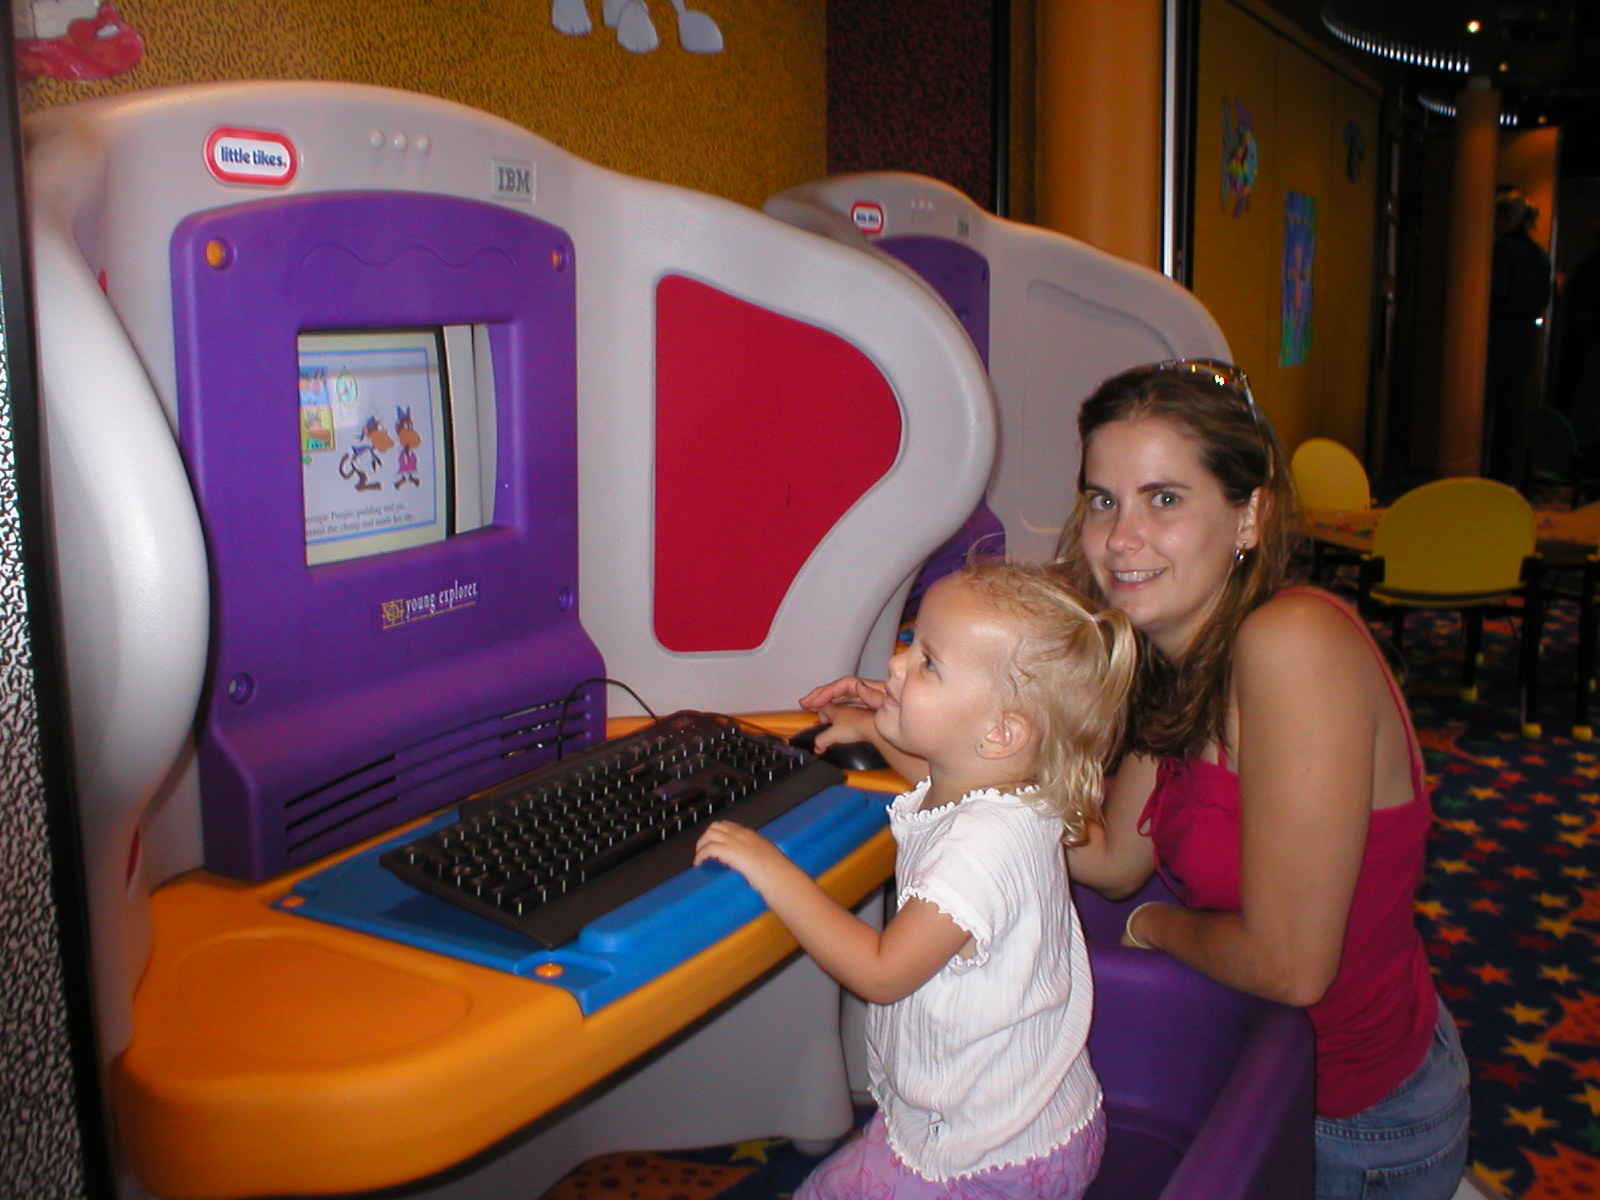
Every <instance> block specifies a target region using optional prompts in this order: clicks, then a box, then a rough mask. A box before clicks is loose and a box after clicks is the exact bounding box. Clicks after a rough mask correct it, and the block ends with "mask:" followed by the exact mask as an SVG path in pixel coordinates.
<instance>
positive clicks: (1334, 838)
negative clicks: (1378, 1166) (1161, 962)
mask: <svg viewBox="0 0 1600 1200" xmlns="http://www.w3.org/2000/svg"><path fill="white" fill-rule="evenodd" d="M1233 678H1234V689H1235V693H1236V695H1237V697H1238V735H1237V743H1238V746H1239V753H1238V758H1237V769H1238V771H1239V783H1240V797H1241V825H1242V844H1241V847H1240V850H1241V865H1240V875H1241V878H1240V905H1241V907H1240V911H1239V912H1237V913H1213V912H1196V911H1189V910H1187V909H1183V908H1179V907H1177V906H1175V905H1167V904H1159V905H1150V906H1148V907H1141V909H1140V910H1139V911H1138V912H1137V913H1136V914H1135V916H1134V917H1133V919H1132V920H1131V921H1130V925H1129V930H1128V932H1129V934H1130V935H1131V937H1132V938H1136V939H1137V940H1138V941H1140V942H1143V943H1146V944H1148V945H1151V946H1154V947H1157V948H1159V949H1162V950H1166V951H1168V952H1169V953H1171V954H1172V955H1174V956H1175V957H1177V958H1179V959H1182V960H1183V961H1184V962H1186V963H1188V964H1189V965H1190V966H1192V967H1195V968H1196V969H1197V970H1199V971H1201V972H1203V973H1205V974H1206V975H1209V976H1211V977H1212V978H1213V979H1216V980H1219V981H1221V982H1222V983H1225V984H1228V985H1229V986H1231V987H1235V988H1238V989H1240V990H1241V991H1247V992H1253V993H1255V994H1257V995H1261V996H1266V997H1268V998H1269V999H1274V1000H1281V1001H1283V1002H1285V1003H1288V1004H1294V1005H1300V1006H1306V1005H1310V1004H1314V1003H1316V1002H1317V1001H1318V1000H1320V999H1321V998H1322V995H1323V993H1324V992H1325V991H1326V990H1327V988H1328V985H1329V984H1330V983H1331V982H1332V981H1333V977H1334V975H1335V973H1336V972H1337V971H1338V969H1339V957H1340V952H1341V950H1342V948H1343V944H1344V932H1345V923H1346V920H1347V919H1348V916H1349V912H1350V902H1351V899H1352V897H1353V896H1354V894H1355V885H1356V877H1357V875H1358V874H1359V872H1360V869H1361V860H1362V855H1363V852H1364V849H1365V845H1366V837H1367V827H1368V824H1369V822H1370V819H1371V812H1372V807H1373V780H1374V772H1375V766H1374V764H1375V760H1376V759H1377V754H1376V749H1377V745H1378V730H1379V727H1380V723H1381V722H1383V721H1385V720H1389V721H1398V720H1399V714H1398V713H1396V712H1395V710H1394V704H1393V701H1392V699H1391V698H1390V695H1389V691H1388V685H1387V683H1386V682H1385V679H1384V677H1383V674H1382V667H1381V666H1380V665H1379V663H1378V660H1377V657H1376V656H1375V655H1374V654H1373V652H1372V650H1371V648H1370V647H1369V646H1368V645H1367V644H1366V642H1365V639H1364V638H1363V637H1362V636H1361V634H1360V632H1359V631H1358V630H1357V629H1356V627H1355V626H1354V625H1353V624H1352V623H1351V622H1350V621H1349V620H1347V619H1346V618H1345V617H1343V616H1341V615H1340V614H1339V613H1337V612H1335V611H1334V610H1333V609H1332V608H1331V607H1330V606H1329V605H1328V604H1327V602H1326V601H1323V600H1318V599H1316V598H1314V597H1310V596H1303V595H1289V596H1280V597H1278V598H1276V599H1274V600H1272V601H1269V602H1268V603H1267V604H1265V605H1263V606H1262V607H1261V608H1260V609H1258V610H1256V612H1255V613H1252V614H1251V616H1250V617H1249V618H1248V619H1247V620H1246V622H1245V624H1244V625H1243V626H1242V627H1241V629H1240V631H1239V637H1238V640H1237V642H1236V645H1235V654H1234V674H1233Z"/></svg>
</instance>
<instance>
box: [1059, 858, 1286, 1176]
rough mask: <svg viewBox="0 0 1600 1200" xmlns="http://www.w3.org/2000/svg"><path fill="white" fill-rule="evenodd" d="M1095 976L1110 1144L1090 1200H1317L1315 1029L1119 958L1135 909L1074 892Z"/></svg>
mask: <svg viewBox="0 0 1600 1200" xmlns="http://www.w3.org/2000/svg"><path fill="white" fill-rule="evenodd" d="M1076 898H1077V901H1078V909H1079V912H1080V914H1081V915H1082V917H1083V922H1084V929H1085V933H1086V936H1087V937H1088V940H1089V961H1090V965H1091V967H1092V969H1093V971H1094V979H1095V1005H1094V1024H1093V1027H1092V1028H1091V1030H1090V1034H1089V1051H1090V1054H1091V1055H1092V1056H1093V1059H1094V1065H1095V1069H1096V1070H1097V1071H1098V1072H1099V1074H1100V1080H1101V1083H1102V1085H1103V1087H1104V1088H1105V1093H1106V1115H1107V1118H1108V1122H1109V1133H1108V1136H1107V1139H1106V1154H1105V1159H1104V1160H1103V1162H1102V1164H1101V1167H1100V1174H1099V1176H1098V1177H1097V1178H1096V1180H1095V1182H1094V1185H1093V1186H1092V1187H1091V1188H1090V1189H1089V1193H1088V1197H1089V1200H1157V1198H1158V1197H1159V1198H1161V1200H1179V1198H1180V1197H1181V1198H1182V1200H1224V1198H1226V1200H1269V1198H1270V1200H1298V1198H1300V1197H1306V1198H1309V1197H1310V1196H1311V1195H1312V1156H1313V1149H1312V1147H1313V1136H1314V1125H1313V1115H1312V1091H1313V1082H1314V1071H1313V1065H1312V1039H1311V1022H1310V1021H1309V1019H1308V1018H1307V1017H1306V1015H1305V1013H1303V1012H1302V1011H1300V1010H1299V1009H1295V1008H1290V1007H1288V1006H1287V1005H1283V1004H1276V1003H1273V1002H1272V1001H1269V1000H1263V999H1261V998H1260V997H1257V996H1249V995H1246V994H1244V993H1243V992H1236V991H1234V990H1233V989H1232V988H1228V987H1224V986H1223V985H1222V984H1219V983H1216V982H1214V981H1213V980H1210V979H1207V978H1206V977H1205V976H1203V975H1200V974H1199V973H1198V972H1196V971H1193V970H1191V969H1189V968H1188V967H1186V966H1184V965H1183V964H1182V963H1180V962H1178V961H1177V960H1176V959H1174V958H1172V957H1170V956H1168V955H1166V954H1162V953H1160V952H1157V951H1149V950H1133V949H1127V948H1124V947H1122V946H1120V945H1118V944H1117V943H1118V941H1119V940H1120V938H1121V936H1122V925H1123V922H1124V921H1125V920H1126V918H1127V913H1128V912H1129V911H1130V910H1131V909H1132V907H1133V906H1134V905H1135V904H1138V903H1141V902H1143V901H1145V900H1150V899H1170V898H1171V895H1170V893H1169V892H1167V891H1166V889H1165V888H1164V887H1163V886H1162V885H1161V884H1160V883H1159V882H1156V883H1153V884H1151V885H1150V886H1148V887H1146V888H1145V889H1144V890H1143V891H1141V892H1140V893H1139V894H1138V895H1137V896H1134V897H1132V898H1130V899H1128V900H1125V901H1121V902H1119V903H1112V902H1110V901H1107V900H1103V899H1101V898H1100V897H1099V896H1096V895H1094V894H1093V893H1091V892H1088V891H1087V890H1086V889H1081V888H1080V889H1078V890H1077V895H1076Z"/></svg>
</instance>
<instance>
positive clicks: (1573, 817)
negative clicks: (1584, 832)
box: [1556, 813, 1589, 825]
mask: <svg viewBox="0 0 1600 1200" xmlns="http://www.w3.org/2000/svg"><path fill="white" fill-rule="evenodd" d="M1556 820H1558V821H1560V822H1561V823H1562V824H1563V825H1587V824H1588V823H1589V818H1588V817H1580V816H1579V815H1578V814H1577V813H1557V814H1556Z"/></svg>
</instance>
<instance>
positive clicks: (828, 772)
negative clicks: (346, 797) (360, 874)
mask: <svg viewBox="0 0 1600 1200" xmlns="http://www.w3.org/2000/svg"><path fill="white" fill-rule="evenodd" d="M844 779H845V775H844V772H843V771H841V770H840V769H839V768H838V767H835V766H833V765H832V764H831V763H825V762H823V761H822V760H821V759H819V758H816V757H814V756H812V755H811V754H808V753H806V752H805V751H803V750H800V749H798V748H797V747H794V746H790V745H789V744H788V743H787V742H785V741H783V740H782V739H781V738H778V737H775V736H773V735H771V734H764V733H758V732H754V731H752V730H750V729H748V728H745V727H743V726H741V725H739V724H738V723H737V722H735V721H734V720H732V719H731V718H729V717H724V716H719V715H715V714H712V713H701V712H679V713H674V714H673V715H672V716H670V717H663V718H662V719H661V720H659V721H655V722H653V723H652V724H650V725H646V726H644V727H643V728H641V729H638V730H635V731H634V732H633V733H630V734H627V735H625V736H623V737H619V738H613V739H611V740H609V741H606V742H601V743H600V744H599V745H596V746H591V747H589V748H588V749H586V750H582V751H580V752H578V753H577V754H573V755H570V756H568V757H567V758H563V759H561V760H560V761H559V762H554V763H550V764H548V765H546V766H543V767H540V768H539V769H538V770H536V771H530V772H529V773H528V774H526V775H521V776H518V777H517V778H516V779H512V780H508V781H507V782H506V783H503V784H500V785H498V786H497V787H494V788H492V789H490V790H489V791H487V792H483V793H481V794H480V795H478V796H475V797H473V798H472V799H470V800H467V801H465V802H463V803H462V805H461V807H460V810H459V811H458V813H457V816H456V820H455V822H454V823H453V824H451V825H446V826H444V827H442V828H439V829H435V830H434V831H433V832H431V833H429V834H428V835H427V836H426V837H423V838H420V839H418V840H417V841H414V842H409V843H407V844H406V845H403V846H400V847H398V848H397V849H394V850H390V851H389V852H388V853H386V854H384V855H383V856H382V857H380V858H379V860H378V861H379V862H380V863H382V864H383V866H385V867H387V868H388V869H389V870H390V871H392V872H394V874H396V875H398V876H399V877H400V878H401V879H403V880H405V881H406V882H407V883H409V884H411V885H412V886H414V887H417V888H420V889H421V890H422V891H425V892H428V893H430V894H431V895H434V896H439V897H441V898H442V899H445V900H448V901H449V902H450V903H451V904H455V905H458V906H459V907H461V908H463V909H466V910H467V911H468V912H473V913H477V914H478V915H479V916H482V917H487V918H488V919H489V920H491V921H495V922H498V923H499V924H501V925H505V926H507V927H509V928H511V929H515V930H516V931H517V932H518V933H521V934H523V935H525V936H527V937H529V938H532V939H533V940H534V941H536V942H538V943H540V944H541V945H543V946H547V947H549V948H550V949H555V948H556V947H557V946H561V945H564V944H565V943H567V942H569V941H571V940H572V939H573V938H574V937H576V936H577V935H578V933H579V931H580V930H582V928H583V927H584V926H585V925H587V924H588V923H589V922H590V921H593V920H594V919H595V918H596V917H599V916H602V915H604V914H605V913H608V912H610V911H611V910H612V909H614V908H617V907H618V906H620V905H622V904H625V903H626V902H627V901H629V900H632V899H633V898H634V897H635V896H638V895H641V894H643V893H644V892H647V891H649V890H650V889H651V888H653V887H655V886H656V885H657V884H660V883H665V882H666V881H667V880H668V879H670V878H672V877H673V876H674V875H676V874H677V873H678V872H679V871H682V870H684V869H685V868H687V867H689V866H690V865H691V864H692V863H693V861H694V848H695V842H696V841H697V840H698V838H699V833H700V830H701V829H702V828H703V826H704V825H705V823H706V822H707V821H710V820H712V819H713V818H718V819H720V818H727V819H729V820H732V821H738V822H739V823H740V824H743V825H749V826H751V827H759V826H762V825H765V824H766V823H767V822H768V821H771V820H772V819H773V818H775V817H778V816H781V815H782V814H784V813H786V812H788V811H789V810H790V809H791V808H794V807H795V806H796V805H797V804H800V803H801V802H802V801H804V800H807V799H809V798H810V797H812V796H814V795H816V794H817V793H818V792H820V791H822V790H823V789H824V788H826V787H831V786H832V785H834V784H836V783H843V782H844Z"/></svg>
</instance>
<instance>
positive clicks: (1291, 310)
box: [1278, 192, 1317, 367]
mask: <svg viewBox="0 0 1600 1200" xmlns="http://www.w3.org/2000/svg"><path fill="white" fill-rule="evenodd" d="M1316 253H1317V202H1316V200H1315V199H1314V198H1313V197H1311V196H1305V195H1302V194H1300V193H1299V192H1285V193H1284V197H1283V324H1282V330H1281V333H1280V336H1279V339H1278V365H1279V366H1280V367H1298V366H1300V365H1301V364H1302V363H1304V362H1305V361H1306V360H1307V359H1309V358H1310V357H1311V268H1312V264H1313V262H1314V261H1315V259H1316Z"/></svg>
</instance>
